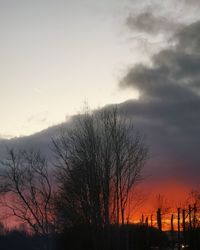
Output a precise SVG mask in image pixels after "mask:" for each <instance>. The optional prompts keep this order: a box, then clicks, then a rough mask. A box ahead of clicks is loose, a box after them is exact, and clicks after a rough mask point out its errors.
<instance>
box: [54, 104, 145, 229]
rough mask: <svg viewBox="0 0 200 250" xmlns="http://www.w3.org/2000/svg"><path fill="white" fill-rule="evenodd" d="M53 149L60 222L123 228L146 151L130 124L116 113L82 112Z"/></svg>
mask: <svg viewBox="0 0 200 250" xmlns="http://www.w3.org/2000/svg"><path fill="white" fill-rule="evenodd" d="M53 144H54V152H55V155H56V166H57V168H58V180H59V196H58V199H57V207H58V214H59V217H60V218H61V221H63V223H64V224H66V223H67V224H68V225H80V224H87V225H93V226H95V227H98V226H104V225H109V224H110V223H111V222H112V223H117V224H118V225H119V223H120V222H122V224H123V223H124V214H125V212H126V211H125V210H126V207H127V202H128V198H129V194H130V192H132V188H133V186H134V184H135V183H136V182H137V181H138V180H139V178H140V174H141V170H142V167H143V166H144V162H145V160H146V158H147V151H148V150H147V147H146V146H145V144H144V140H143V137H142V136H141V135H140V134H139V133H138V132H136V131H135V129H134V128H133V125H132V123H131V122H130V121H128V120H126V119H124V118H123V117H122V116H120V115H119V113H118V111H117V109H112V110H103V111H99V112H95V113H90V112H87V111H86V112H85V113H84V114H83V115H80V116H79V117H77V119H76V121H75V122H74V126H73V128H72V129H71V130H67V131H63V132H62V134H61V135H60V136H59V138H57V139H54V140H53Z"/></svg>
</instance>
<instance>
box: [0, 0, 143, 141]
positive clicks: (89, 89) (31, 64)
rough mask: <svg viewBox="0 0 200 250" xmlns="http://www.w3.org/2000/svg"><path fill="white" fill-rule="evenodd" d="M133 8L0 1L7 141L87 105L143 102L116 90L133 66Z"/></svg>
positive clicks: (0, 128)
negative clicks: (129, 23)
mask: <svg viewBox="0 0 200 250" xmlns="http://www.w3.org/2000/svg"><path fill="white" fill-rule="evenodd" d="M129 4H130V2H128V1H127V2H126V1H121V0H109V1H107V0H103V1H93V0H83V1H82V0H65V1H64V0H57V1H55V0H54V1H53V0H35V1H31V0H28V1H27V0H0V32H1V40H0V87H1V92H0V117H1V125H0V136H1V137H2V138H10V137H15V136H22V135H30V134H33V133H34V132H37V131H40V130H42V129H44V128H46V127H48V126H52V125H55V124H58V123H60V122H63V121H65V119H67V117H68V116H70V115H72V114H75V113H77V112H78V111H80V110H81V108H82V106H83V105H84V103H85V102H88V104H89V105H90V107H91V108H97V107H101V106H103V105H105V104H109V103H119V102H123V101H125V100H126V99H127V98H137V96H138V93H137V91H135V90H131V91H130V90H124V91H119V86H118V84H117V82H118V78H119V76H120V74H121V73H120V72H122V71H123V70H124V68H125V65H127V63H129V62H132V60H131V53H130V47H129V46H127V44H128V41H127V37H126V35H125V25H124V20H125V17H126V13H127V9H128V5H129ZM136 57H140V55H139V53H138V54H137V55H136ZM135 60H136V59H135Z"/></svg>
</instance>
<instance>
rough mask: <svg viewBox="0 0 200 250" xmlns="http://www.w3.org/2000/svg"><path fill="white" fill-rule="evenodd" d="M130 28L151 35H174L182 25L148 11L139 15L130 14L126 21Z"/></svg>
mask: <svg viewBox="0 0 200 250" xmlns="http://www.w3.org/2000/svg"><path fill="white" fill-rule="evenodd" d="M126 23H127V25H128V27H129V28H130V29H131V30H134V31H140V32H145V33H149V34H154V35H155V34H158V33H163V32H167V33H170V34H171V33H172V32H174V31H176V30H177V29H179V28H180V26H181V24H179V23H177V22H173V21H172V20H169V19H167V18H165V17H162V16H158V15H154V14H153V13H152V12H149V11H146V12H143V13H140V14H138V15H135V13H134V14H130V15H129V16H128V18H127V20H126Z"/></svg>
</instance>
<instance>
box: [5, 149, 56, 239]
mask: <svg viewBox="0 0 200 250" xmlns="http://www.w3.org/2000/svg"><path fill="white" fill-rule="evenodd" d="M0 179H1V180H0V181H1V186H0V191H1V195H0V197H1V200H0V201H1V205H3V206H4V207H6V209H7V211H9V215H14V216H15V217H17V218H18V219H20V221H21V222H23V223H26V224H28V225H29V226H30V228H31V229H32V230H33V231H34V232H35V233H38V234H43V235H44V234H45V235H47V234H49V233H50V232H51V229H52V225H53V224H52V223H53V210H52V183H51V181H50V176H49V170H48V163H47V162H46V160H45V159H44V158H43V157H42V156H41V155H40V153H35V152H27V151H19V152H17V153H15V152H14V150H8V156H7V159H6V160H4V161H2V162H1V174H0Z"/></svg>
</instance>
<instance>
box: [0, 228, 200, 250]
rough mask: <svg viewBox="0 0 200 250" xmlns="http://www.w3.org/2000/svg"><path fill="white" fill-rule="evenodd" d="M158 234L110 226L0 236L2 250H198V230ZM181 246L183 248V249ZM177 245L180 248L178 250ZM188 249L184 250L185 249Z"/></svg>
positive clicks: (139, 229)
mask: <svg viewBox="0 0 200 250" xmlns="http://www.w3.org/2000/svg"><path fill="white" fill-rule="evenodd" d="M171 236H172V235H171V232H167V233H166V232H160V231H159V230H158V229H156V228H152V227H147V226H144V225H126V226H123V227H120V228H117V227H115V226H110V227H108V228H104V229H101V230H100V229H96V230H94V229H92V228H89V227H82V228H80V227H79V228H73V229H67V230H65V231H64V232H63V233H62V234H57V235H53V236H48V237H47V236H38V235H34V236H33V235H32V236H31V235H28V234H26V233H24V232H19V231H12V232H8V233H6V234H4V235H1V236H0V249H1V250H40V249H41V250H65V249H66V250H132V249H133V250H148V249H149V250H151V249H152V250H153V249H155V250H156V249H162V250H169V249H174V250H175V249H190V250H200V228H197V229H195V230H193V231H192V232H191V231H190V232H189V231H188V232H186V233H185V235H183V234H182V233H181V236H180V240H179V242H178V238H177V233H176V232H175V233H174V234H173V237H171ZM182 245H184V246H185V247H184V248H182ZM179 246H180V247H179ZM186 246H187V247H186Z"/></svg>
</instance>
